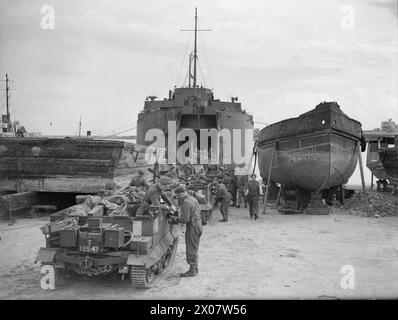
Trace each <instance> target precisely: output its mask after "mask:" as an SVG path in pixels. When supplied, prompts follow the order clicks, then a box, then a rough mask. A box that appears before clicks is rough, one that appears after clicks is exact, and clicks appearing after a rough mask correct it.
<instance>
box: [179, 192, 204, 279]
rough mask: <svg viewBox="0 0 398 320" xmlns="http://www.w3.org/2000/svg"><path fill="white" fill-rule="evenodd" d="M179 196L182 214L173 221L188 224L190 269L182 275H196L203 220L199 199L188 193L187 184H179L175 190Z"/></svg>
mask: <svg viewBox="0 0 398 320" xmlns="http://www.w3.org/2000/svg"><path fill="white" fill-rule="evenodd" d="M174 192H175V194H176V195H177V197H178V205H179V206H180V208H181V216H180V217H177V218H173V223H184V224H186V230H185V244H186V259H187V262H188V264H189V270H188V271H187V272H185V273H182V274H181V277H194V276H196V275H197V274H198V272H199V269H198V250H199V242H200V236H201V235H202V220H201V217H200V207H199V203H198V200H196V199H195V198H194V197H192V196H191V195H189V194H187V192H186V189H185V186H179V187H177V188H176V189H175V190H174Z"/></svg>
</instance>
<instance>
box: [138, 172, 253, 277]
mask: <svg viewBox="0 0 398 320" xmlns="http://www.w3.org/2000/svg"><path fill="white" fill-rule="evenodd" d="M179 178H180V179H181V180H184V181H187V180H189V179H193V180H196V181H201V182H203V183H206V184H209V186H210V188H211V190H212V192H213V194H214V197H215V205H217V204H219V208H220V212H221V215H222V219H221V220H220V221H221V222H227V221H228V215H229V206H230V203H231V201H232V205H233V206H236V207H238V208H239V207H240V205H241V204H242V201H243V202H244V205H245V208H247V205H249V214H250V218H254V219H255V220H256V219H257V218H258V202H259V197H260V184H259V182H258V181H257V180H256V175H255V174H252V175H250V178H249V176H248V175H239V176H236V175H235V174H234V171H233V170H229V171H227V170H224V169H223V168H218V170H213V171H212V170H207V174H206V173H205V171H204V169H202V170H201V171H200V172H199V173H194V170H192V168H191V166H185V167H183V169H182V170H181V172H178V171H177V169H176V168H175V167H171V169H170V171H169V172H167V173H166V174H164V175H163V176H160V177H159V178H156V179H155V181H156V182H155V183H154V184H152V185H149V184H148V183H147V181H146V179H145V172H144V171H142V170H140V171H139V172H138V175H137V176H136V177H134V178H133V179H132V180H131V182H130V186H132V187H137V188H141V189H143V190H145V191H146V192H145V195H144V196H143V198H142V202H141V204H140V206H139V208H138V210H137V212H136V214H137V215H138V214H147V213H148V212H149V210H148V208H149V207H150V206H160V203H161V199H163V201H164V202H166V203H167V204H168V205H169V206H170V209H171V210H172V211H177V208H176V207H175V206H174V205H173V201H172V199H171V196H170V193H168V192H167V190H170V189H172V188H173V189H174V194H175V198H176V199H177V201H178V207H179V208H180V212H181V214H180V215H179V216H175V217H171V218H170V223H172V224H179V223H182V224H186V231H185V243H186V260H187V262H188V264H189V270H188V271H187V272H185V273H182V274H181V276H182V277H193V276H196V275H197V274H198V272H199V269H198V250H199V242H200V237H201V235H202V221H201V209H200V206H199V202H198V200H197V199H196V198H195V197H194V196H191V195H190V194H188V193H187V190H186V187H185V185H184V184H178V183H177V184H176V182H175V181H176V179H179Z"/></svg>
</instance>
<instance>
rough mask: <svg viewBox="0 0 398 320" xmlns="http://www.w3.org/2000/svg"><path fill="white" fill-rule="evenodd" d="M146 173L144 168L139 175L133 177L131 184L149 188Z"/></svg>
mask: <svg viewBox="0 0 398 320" xmlns="http://www.w3.org/2000/svg"><path fill="white" fill-rule="evenodd" d="M144 175H145V173H144V171H142V170H140V171H138V175H137V176H136V177H134V178H133V179H131V182H130V184H129V186H131V187H139V188H145V189H148V188H149V185H148V183H147V182H146V181H145V178H144Z"/></svg>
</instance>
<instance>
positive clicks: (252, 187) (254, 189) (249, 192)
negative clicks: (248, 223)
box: [246, 173, 260, 220]
mask: <svg viewBox="0 0 398 320" xmlns="http://www.w3.org/2000/svg"><path fill="white" fill-rule="evenodd" d="M246 196H247V202H248V203H249V213H250V219H252V218H253V216H254V220H257V219H258V201H259V199H260V184H259V183H258V181H257V180H256V175H255V174H254V173H253V174H252V175H251V176H250V180H249V181H248V182H247V184H246Z"/></svg>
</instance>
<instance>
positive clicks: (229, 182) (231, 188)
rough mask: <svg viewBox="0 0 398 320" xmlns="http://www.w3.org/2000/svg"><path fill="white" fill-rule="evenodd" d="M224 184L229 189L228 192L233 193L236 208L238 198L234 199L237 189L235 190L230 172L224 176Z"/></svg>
mask: <svg viewBox="0 0 398 320" xmlns="http://www.w3.org/2000/svg"><path fill="white" fill-rule="evenodd" d="M222 183H223V184H224V185H225V186H226V187H227V190H228V192H229V193H231V195H232V200H233V201H234V202H233V206H235V205H236V196H235V197H234V189H235V188H234V179H233V177H232V175H231V172H228V173H227V174H225V175H223V177H222ZM235 191H236V190H235ZM235 193H236V192H235Z"/></svg>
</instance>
